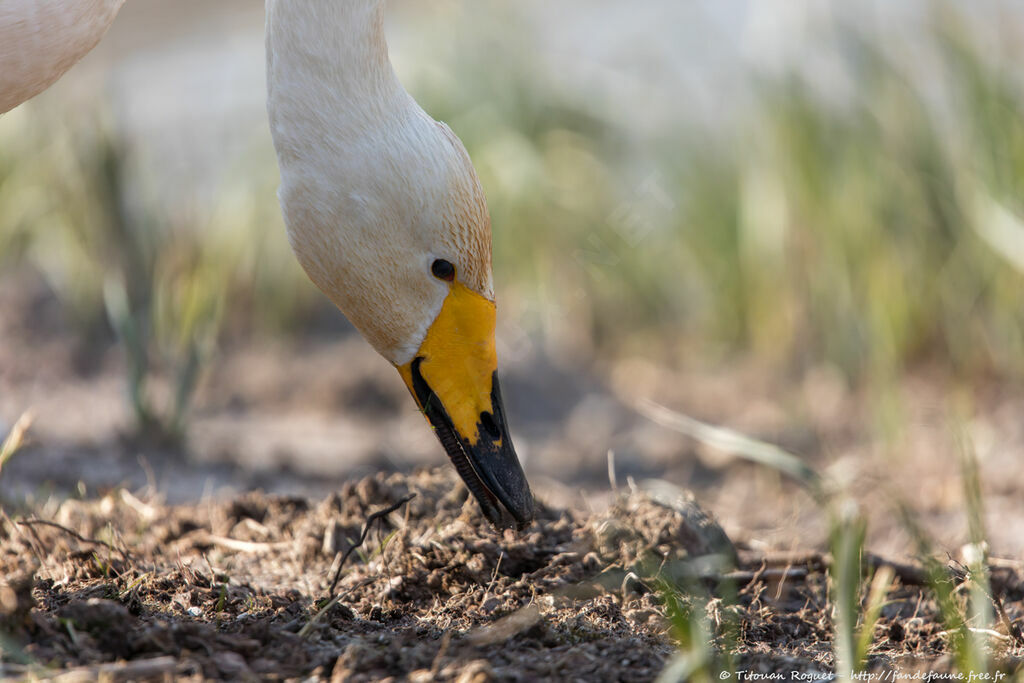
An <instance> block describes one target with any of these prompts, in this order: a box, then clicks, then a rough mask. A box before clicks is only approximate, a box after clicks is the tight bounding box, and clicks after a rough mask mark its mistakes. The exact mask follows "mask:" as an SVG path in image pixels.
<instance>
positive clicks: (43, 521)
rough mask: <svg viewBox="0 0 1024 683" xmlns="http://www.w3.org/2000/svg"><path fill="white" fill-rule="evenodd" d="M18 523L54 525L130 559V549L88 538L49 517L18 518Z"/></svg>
mask: <svg viewBox="0 0 1024 683" xmlns="http://www.w3.org/2000/svg"><path fill="white" fill-rule="evenodd" d="M18 524H19V525H21V526H27V527H28V528H30V529H31V528H32V527H33V526H35V525H36V524H39V525H42V526H49V527H53V528H54V529H59V530H60V531H63V532H64V533H66V534H67V535H68V536H71V537H72V538H74V539H75V540H77V541H80V542H81V543H89V544H91V545H101V546H103V547H104V548H107V549H109V550H113V551H114V552H116V553H117V554H119V555H120V556H121V557H122V558H124V559H126V560H127V559H129V553H128V551H126V550H122V549H121V548H118V547H117V546H115V545H114V544H112V543H107V542H106V541H101V540H100V539H98V538H88V537H86V536H83V535H82V534H80V533H78V532H77V531H75V530H74V529H69V528H67V527H66V526H64V525H63V524H58V523H57V522H51V521H50V520H48V519H19V520H18Z"/></svg>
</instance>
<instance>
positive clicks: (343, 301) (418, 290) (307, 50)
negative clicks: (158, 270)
mask: <svg viewBox="0 0 1024 683" xmlns="http://www.w3.org/2000/svg"><path fill="white" fill-rule="evenodd" d="M267 87H268V97H267V108H268V112H269V116H270V128H271V134H272V135H273V138H274V146H275V148H276V150H277V156H278V163H279V165H280V168H281V187H280V191H279V197H280V200H281V208H282V211H283V213H284V217H285V224H286V225H287V228H288V236H289V240H290V242H291V245H292V248H293V249H294V251H295V254H296V256H297V257H298V259H299V262H300V263H301V264H302V266H303V268H305V270H306V272H307V273H308V274H309V276H310V278H311V279H312V280H313V282H314V283H315V284H316V285H317V286H318V287H319V288H320V289H321V290H323V291H324V293H326V294H327V296H329V297H330V298H331V300H332V301H334V303H335V304H336V305H337V306H338V308H339V309H341V311H342V312H343V313H344V314H345V315H346V316H347V317H348V318H349V320H351V321H352V323H353V324H354V325H355V326H356V328H357V329H359V331H360V332H362V334H363V335H364V336H365V337H366V339H367V340H368V341H369V342H370V343H371V344H372V345H373V346H374V348H376V349H377V351H378V352H380V353H381V355H383V356H384V357H385V358H387V359H388V360H390V361H391V362H392V363H393V364H394V365H395V366H396V367H397V368H398V370H399V372H400V373H401V375H402V377H403V379H404V380H405V381H406V384H407V385H408V386H409V390H410V391H411V392H412V395H413V397H414V398H415V399H416V401H417V403H418V404H419V406H420V408H421V409H422V410H423V412H424V414H425V415H426V417H427V419H428V420H429V421H430V423H431V425H432V426H433V427H434V429H435V431H436V433H437V435H438V436H439V438H440V439H441V443H442V444H443V446H444V448H445V450H446V451H447V452H448V455H449V457H450V458H451V459H452V462H453V463H454V464H455V466H456V469H458V471H459V474H460V475H461V476H462V478H463V480H464V481H465V482H466V484H467V486H468V488H469V489H470V491H472V492H473V494H474V495H475V496H476V498H477V500H478V501H479V502H480V505H481V507H482V508H483V510H484V512H485V513H486V514H487V516H488V518H489V519H491V521H493V522H494V523H496V524H500V523H502V519H503V510H502V508H504V510H507V511H508V512H509V513H511V515H512V517H513V518H514V519H515V522H516V523H517V524H519V525H523V524H526V523H528V522H529V521H530V520H531V519H532V517H533V497H532V494H531V493H530V488H529V485H528V484H527V482H526V477H525V476H524V474H523V471H522V467H521V466H520V464H519V461H518V458H517V457H516V454H515V450H514V449H513V447H512V441H511V437H510V435H509V431H508V426H507V424H506V421H505V416H504V410H503V408H502V404H501V393H500V390H499V388H498V380H497V374H496V370H497V357H496V352H495V341H494V332H495V316H496V312H495V305H494V286H493V283H492V278H491V226H490V218H489V215H488V212H487V205H486V201H485V199H484V193H483V189H482V188H481V186H480V181H479V180H478V179H477V175H476V172H475V171H474V170H473V165H472V163H471V162H470V159H469V155H468V154H467V153H466V150H465V148H464V147H463V146H462V143H461V142H460V141H459V139H458V138H457V137H456V136H455V134H454V133H452V131H451V130H450V129H449V128H448V127H447V126H445V125H444V124H441V123H438V122H437V121H434V120H433V119H432V118H431V117H430V116H429V115H427V113H426V112H424V111H423V109H422V108H420V106H419V105H418V104H416V102H415V101H414V100H413V98H412V97H411V96H410V95H409V94H408V93H407V92H406V91H405V89H404V88H403V87H402V85H401V83H399V81H398V78H397V76H396V75H395V72H394V70H393V69H392V67H391V63H390V61H389V59H388V50H387V43H386V41H385V38H384V1H383V0H344V1H338V0H267ZM439 268H440V269H439Z"/></svg>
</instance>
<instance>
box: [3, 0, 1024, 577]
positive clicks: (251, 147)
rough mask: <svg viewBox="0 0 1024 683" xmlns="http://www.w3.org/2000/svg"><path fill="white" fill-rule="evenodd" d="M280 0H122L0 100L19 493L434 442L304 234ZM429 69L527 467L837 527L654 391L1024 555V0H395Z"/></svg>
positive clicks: (949, 529)
mask: <svg viewBox="0 0 1024 683" xmlns="http://www.w3.org/2000/svg"><path fill="white" fill-rule="evenodd" d="M262 31H263V6H262V3H261V2H259V1H258V0H220V1H219V2H216V3H210V2H203V1H201V0H178V1H177V2H175V3H166V2H159V0H129V2H128V3H127V4H126V6H125V7H124V9H123V10H122V12H121V14H120V15H119V17H118V18H117V20H116V22H115V23H114V26H113V28H112V29H111V31H110V32H109V34H108V35H107V36H106V38H105V39H104V40H103V42H102V43H101V44H100V45H99V47H98V48H97V49H96V50H95V51H94V52H93V53H91V54H90V55H89V56H88V57H87V58H86V59H85V60H83V61H82V62H81V63H80V64H79V65H77V66H76V67H74V68H73V69H72V70H71V71H70V72H69V73H68V74H67V75H66V76H65V77H64V78H62V79H61V80H60V81H59V82H58V83H57V84H56V85H55V86H54V87H52V88H51V89H50V90H49V91H47V92H46V93H44V94H43V95H41V96H40V97H38V98H36V99H35V100H33V101H31V102H29V103H27V104H25V105H22V106H21V107H19V108H17V109H15V110H14V111H12V112H10V113H8V114H6V115H3V116H0V436H2V435H3V434H5V433H6V432H7V431H8V430H9V429H10V428H11V427H12V425H13V424H14V423H15V421H16V420H17V419H18V418H19V416H21V415H22V414H23V413H25V412H26V411H30V412H31V414H32V415H33V417H34V422H33V424H32V427H31V430H30V432H29V438H28V440H27V442H26V445H25V447H24V448H23V449H22V450H21V451H20V452H19V453H17V454H16V455H15V456H14V457H13V458H11V460H10V461H9V462H7V463H3V464H2V467H3V470H2V476H0V500H2V501H3V502H4V503H5V504H8V505H24V504H31V503H39V502H40V501H46V500H48V499H50V498H53V497H55V496H56V497H61V496H68V495H71V496H90V497H91V496H94V495H97V494H99V493H102V492H103V491H105V490H108V489H109V488H110V487H112V486H116V485H127V486H131V487H143V486H146V487H149V490H150V492H153V491H156V492H159V494H160V495H163V496H165V497H166V498H167V499H168V500H170V501H172V502H175V501H181V502H187V501H194V500H197V499H200V498H202V497H206V496H222V495H230V494H231V493H232V492H237V491H242V490H246V489H248V488H255V487H259V488H263V489H266V490H270V491H280V492H290V493H300V494H311V495H318V494H322V493H325V492H327V491H330V490H335V489H336V488H337V487H338V485H339V483H340V482H341V481H342V480H344V479H345V478H347V477H351V476H356V475H362V474H366V473H370V472H375V471H378V470H381V469H385V470H409V469H411V468H413V467H416V466H419V465H427V464H441V463H443V462H445V457H444V455H443V453H442V451H441V449H440V447H439V446H438V445H437V443H436V442H435V440H434V438H433V437H432V436H431V434H430V432H429V429H428V427H427V425H426V423H425V421H424V420H423V419H422V417H421V416H420V415H419V414H418V413H417V411H416V409H415V406H414V404H413V402H412V400H411V399H410V398H409V397H408V396H407V393H406V390H405V388H404V386H403V385H402V383H401V381H400V380H399V377H398V375H397V373H395V372H394V370H393V369H392V368H391V367H389V365H388V364H387V363H386V362H385V361H383V360H382V359H381V358H379V357H377V356H376V354H375V353H374V352H373V351H372V350H371V349H370V348H369V347H368V346H367V345H366V344H365V343H364V342H363V341H362V340H361V339H360V338H359V337H358V335H356V334H355V333H354V332H353V330H352V329H351V328H350V327H349V326H348V324H347V323H346V322H345V320H344V319H343V318H342V317H341V315H340V314H339V313H337V312H336V311H335V310H334V309H333V308H332V307H331V306H330V304H329V302H328V301H327V300H326V299H325V298H324V297H323V296H322V295H321V294H320V293H319V292H318V291H317V290H316V289H315V288H314V287H313V286H312V285H311V284H310V283H309V281H308V280H307V279H306V277H305V276H304V274H303V273H302V272H301V270H300V269H299V267H298V265H297V264H296V262H295V260H294V257H293V256H292V254H291V251H290V250H289V248H288V245H287V241H286V239H285V234H284V228H283V225H282V221H281V217H280V213H279V210H278V205H277V200H276V196H275V192H276V188H277V182H278V177H277V167H276V162H275V159H274V155H273V149H272V146H271V142H270V136H269V131H268V128H267V122H266V114H265V108H264V107H265V105H264V79H263V59H264V55H263V35H262ZM388 36H389V41H390V46H391V52H392V60H393V62H394V64H395V67H396V70H397V71H398V73H399V76H400V78H401V79H402V81H403V82H404V83H405V85H406V87H407V89H408V90H409V91H410V92H411V93H412V94H413V95H414V96H415V97H416V99H417V100H418V101H419V102H420V103H421V104H422V105H423V106H424V108H425V109H426V110H427V111H428V112H429V113H430V114H431V115H433V116H434V117H435V118H437V119H440V120H443V121H446V122H447V123H448V124H449V125H451V127H452V128H453V129H454V130H455V132H456V133H457V134H458V135H459V136H460V137H461V138H462V140H463V141H464V142H465V144H466V146H467V148H468V149H469V152H470V154H471V156H472V158H473V160H474V163H475V165H476V168H477V170H478V172H479V174H480V177H481V180H482V182H483V185H484V188H485V190H486V192H487V196H488V201H489V205H490V210H491V213H492V218H493V225H494V257H495V266H494V267H495V281H496V283H497V295H498V304H499V356H500V359H501V364H502V372H503V384H504V385H505V386H504V393H505V398H506V401H507V402H508V406H507V407H508V411H509V413H510V415H509V419H510V422H511V424H512V427H513V432H514V434H515V437H516V442H517V446H518V449H519V451H520V456H521V458H522V459H523V460H524V462H525V465H526V469H527V472H528V474H529V475H530V478H531V480H532V481H534V482H535V489H536V490H538V491H539V492H540V494H541V496H542V497H543V498H545V499H546V500H549V501H551V502H553V503H555V504H560V505H572V506H575V507H582V508H584V509H586V508H587V507H591V508H596V507H600V506H601V505H604V504H606V503H607V501H608V499H609V496H610V493H609V492H610V486H611V484H610V482H609V474H608V472H609V455H608V452H609V451H610V450H611V451H613V452H614V469H615V473H616V479H617V482H618V484H619V485H620V486H625V485H627V484H626V482H627V480H628V478H629V477H632V478H634V479H635V480H636V481H641V480H644V479H651V478H654V479H660V480H663V481H665V482H669V483H670V484H673V485H677V486H681V487H685V488H690V489H692V490H693V491H694V492H695V493H696V495H697V497H698V499H699V500H701V501H702V502H703V503H705V504H706V505H707V507H709V509H711V510H712V511H713V512H714V513H715V514H716V515H717V516H718V517H719V518H720V519H721V520H722V521H723V523H724V525H725V527H726V529H727V531H729V532H730V534H732V535H733V536H734V537H735V538H739V539H744V540H746V541H747V542H749V543H751V544H754V545H757V544H765V545H770V546H773V547H783V548H785V547H788V546H794V547H795V546H802V547H806V546H807V545H810V544H815V543H820V542H822V540H823V539H824V536H825V533H826V527H825V524H824V522H823V520H822V519H821V515H820V510H818V509H817V507H816V504H815V503H814V501H813V500H812V499H811V498H810V497H808V496H806V495H804V494H803V493H801V492H800V490H799V488H798V487H797V486H795V485H793V484H791V483H788V482H787V481H786V480H785V479H784V478H783V477H782V476H781V475H780V474H779V473H778V472H777V471H775V470H772V469H768V468H762V467H757V466H755V465H751V464H749V463H747V462H746V461H745V460H743V459H740V458H736V457H734V456H732V455H730V454H729V453H727V452H722V451H720V450H715V449H712V448H709V447H707V446H704V445H701V444H699V443H697V442H695V441H692V440H690V439H689V438H687V437H685V436H683V435H681V434H679V433H676V432H673V431H671V430H668V429H666V428H665V427H663V426H661V425H658V424H655V423H654V422H652V421H650V420H648V419H647V418H645V417H643V416H642V415H641V414H639V413H638V411H637V405H638V402H639V401H643V400H651V401H655V402H657V403H659V404H662V405H664V406H667V407H668V408H670V409H672V410H673V411H677V412H678V413H681V414H685V415H689V416H693V417H695V418H697V419H700V420H703V421H706V422H709V423H714V424H720V425H726V426H728V427H730V428H732V429H735V430H738V431H740V432H742V433H744V434H748V435H750V436H753V437H756V438H759V439H762V440H765V441H769V442H772V443H776V444H779V445H781V446H783V447H785V448H786V449H788V450H790V451H792V452H795V453H797V454H799V455H800V456H801V457H803V458H804V459H805V460H806V461H807V462H808V463H809V464H811V465H812V466H814V467H816V468H819V469H821V470H822V471H824V472H826V473H827V474H828V476H829V477H830V478H831V479H832V480H834V481H835V482H837V485H838V486H840V487H842V488H843V489H844V490H847V491H849V492H850V495H851V496H853V497H854V498H855V499H856V500H857V501H858V502H860V503H861V504H862V505H863V506H864V508H865V509H867V510H868V511H869V513H870V518H871V527H870V533H869V538H870V541H869V543H870V544H871V545H872V547H874V548H875V549H877V550H879V551H881V552H892V553H895V554H900V553H901V552H903V550H904V549H905V548H906V547H907V545H908V539H907V537H906V535H905V532H904V531H903V530H902V529H903V527H902V526H901V525H900V524H898V523H896V522H894V520H895V518H896V517H897V516H898V508H899V505H900V504H901V503H904V504H906V505H908V506H909V507H910V508H911V509H913V510H914V511H915V514H917V515H919V516H920V519H921V522H922V524H923V525H924V526H925V527H926V528H927V529H928V530H929V531H930V532H931V533H933V534H934V535H935V536H936V538H938V539H939V541H940V542H941V543H942V544H944V546H945V547H949V548H954V547H956V546H958V545H959V544H961V543H963V542H964V541H965V538H966V529H967V519H966V518H965V515H964V513H963V508H964V503H965V501H964V493H963V491H964V487H963V486H962V483H961V474H962V472H961V462H962V460H963V459H964V456H965V454H968V455H971V456H973V457H976V458H977V461H978V463H979V467H980V476H981V486H982V491H983V493H984V504H985V509H986V513H987V520H988V526H989V530H988V531H989V538H990V541H991V543H992V546H993V547H992V550H993V553H994V554H996V555H1000V554H1002V555H1011V556H1017V557H1020V556H1022V555H1024V505H1022V504H1021V500H1024V467H1021V463H1022V462H1024V419H1022V416H1024V394H1022V391H1021V389H1022V387H1024V385H1022V380H1024V305H1022V299H1024V297H1022V293H1024V70H1022V69H1020V64H1021V63H1022V57H1024V54H1022V52H1024V6H1022V5H1021V4H1020V3H1017V2H1014V1H1013V0H971V1H970V2H968V1H967V0H963V1H958V2H957V1H953V0H948V1H945V2H943V1H940V0H885V1H883V0H876V1H875V2H867V1H864V2H858V3H847V2H840V1H839V0H833V1H831V2H830V1H827V0H799V1H796V0H771V1H769V0H758V1H757V2H743V1H741V0H702V1H697V0H693V1H691V2H685V3H680V2H671V1H668V0H665V1H661V0H647V1H646V2H643V3H624V2H611V1H610V0H563V2H560V3H544V2H540V0H518V1H517V2H504V1H498V0H488V1H486V2H481V1H480V0H439V1H436V2H429V3H425V2H412V1H411V0H406V1H403V2H399V1H397V0H393V1H392V2H391V3H390V6H389V13H388Z"/></svg>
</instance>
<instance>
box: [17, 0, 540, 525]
mask: <svg viewBox="0 0 1024 683" xmlns="http://www.w3.org/2000/svg"><path fill="white" fill-rule="evenodd" d="M123 2H124V0H0V112H3V111H7V110H9V109H11V108H12V107H14V106H17V105H18V104H19V103H21V102H23V101H25V100H27V99H29V98H31V97H33V96H35V95H36V94H38V93H39V92H41V91H43V90H45V89H46V88H47V87H48V86H49V85H51V84H52V83H53V82H55V81H56V80H57V79H58V78H60V76H61V75H62V74H63V73H64V72H65V71H67V70H68V69H69V68H70V67H71V66H73V65H74V64H75V63H76V62H77V61H78V60H79V59H81V58H82V57H83V56H84V55H85V54H86V53H87V52H88V51H89V50H91V49H92V48H93V47H94V46H95V45H96V43H97V42H99V40H100V39H101V38H102V37H103V34H104V33H105V32H106V30H107V28H108V27H109V26H110V24H111V22H112V21H113V20H114V17H115V16H116V14H117V12H118V10H119V9H120V8H121V5H122V4H123ZM266 9H267V27H266V28H267V32H266V45H267V88H268V97H267V110H268V114H269V118H270V129H271V134H272V136H273V140H274V147H275V149H276V151H277V157H278V163H279V166H280V169H281V187H280V191H279V198H280V202H281V209H282V212H283V214H284V218H285V224H286V226H287V229H288V238H289V241H290V243H291V246H292V249H293V250H294V252H295V255H296V256H297V257H298V259H299V262H300V263H301V264H302V266H303V268H304V269H305V271H306V273H307V274H308V275H309V277H310V279H311V280H312V281H313V282H314V283H315V284H316V285H317V286H318V287H319V288H320V289H321V290H322V291H323V292H324V293H325V294H326V295H327V296H328V297H330V299H331V300H332V301H333V302H334V303H335V304H336V305H337V306H338V308H339V309H340V310H341V311H342V312H343V313H344V314H345V315H346V316H347V317H348V318H349V319H350V320H351V322H352V323H353V325H355V327H356V328H357V329H358V330H359V331H360V332H361V333H362V334H363V336H364V337H365V338H366V339H367V340H368V341H369V343H370V344H372V345H373V347H374V348H375V349H377V351H378V352H379V353H380V354H381V355H382V356H384V357H385V358H386V359H387V360H389V361H390V362H391V363H392V364H394V365H395V367H396V368H397V369H398V371H399V373H400V374H401V376H402V378H403V379H404V380H405V382H406V384H407V386H408V387H409V391H410V392H411V393H412V395H413V398H414V399H415V400H416V403H417V404H418V405H419V407H420V409H421V410H422V412H423V413H424V415H425V416H426V418H427V419H428V421H429V422H430V424H431V426H432V427H433V428H434V430H435V433H436V434H437V436H438V437H439V439H440V441H441V444H442V446H443V447H444V449H445V451H447V453H448V455H449V457H450V458H451V460H452V463H453V464H454V465H455V468H456V470H457V471H458V473H459V475H460V476H461V477H462V479H463V480H464V481H465V483H466V485H467V487H468V488H469V490H470V491H471V492H472V493H473V495H474V496H475V497H476V499H477V500H478V501H479V503H480V506H481V508H482V510H483V511H484V514H485V515H486V516H487V517H488V519H490V520H491V521H492V522H493V523H494V524H496V525H506V524H508V523H509V522H513V523H515V524H516V525H518V526H523V525H525V524H528V523H529V522H530V521H531V520H532V519H533V509H534V501H533V495H532V493H531V492H530V487H529V484H528V483H527V481H526V477H525V475H524V474H523V470H522V467H521V465H520V463H519V459H518V457H517V456H516V453H515V449H514V448H513V446H512V439H511V436H510V433H509V429H508V425H507V422H506V420H505V413H504V409H503V406H502V400H501V391H500V389H499V385H498V377H497V353H496V351H495V339H494V334H495V321H496V309H495V304H494V285H493V282H492V277H491V225H490V218H489V214H488V211H487V205H486V201H485V199H484V192H483V189H482V188H481V186H480V181H479V180H478V178H477V175H476V172H475V171H474V169H473V165H472V163H471V161H470V159H469V155H468V154H467V153H466V150H465V148H464V147H463V145H462V143H461V142H460V141H459V139H458V138H457V137H456V136H455V134H454V133H453V132H452V131H451V130H450V129H449V128H448V127H447V126H445V125H444V124H442V123H438V122H437V121H434V120H433V119H432V118H431V117H430V116H429V115H428V114H427V113H426V112H424V111H423V109H421V108H420V106H419V105H418V104H416V102H415V101H414V100H413V98H412V97H411V96H410V95H409V94H408V93H407V92H406V91H405V89H404V88H403V87H402V85H401V83H399V81H398V78H397V76H396V75H395V72H394V70H393V69H392V67H391V62H390V60H389V58H388V49H387V43H386V41H385V37H384V0H267V5H266ZM339 362H343V361H339ZM509 515H510V516H511V518H512V519H511V520H510V519H509Z"/></svg>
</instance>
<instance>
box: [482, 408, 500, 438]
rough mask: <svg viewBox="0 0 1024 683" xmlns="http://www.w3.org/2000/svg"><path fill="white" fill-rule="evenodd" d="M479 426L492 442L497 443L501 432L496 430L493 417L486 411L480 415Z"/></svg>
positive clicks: (496, 425)
mask: <svg viewBox="0 0 1024 683" xmlns="http://www.w3.org/2000/svg"><path fill="white" fill-rule="evenodd" d="M480 424H481V425H483V428H484V429H485V430H486V431H487V433H488V434H489V435H490V436H491V439H492V440H494V441H497V440H498V439H500V438H501V430H500V429H498V424H497V423H496V422H495V421H494V415H491V414H490V413H489V412H487V411H486V410H485V411H484V412H482V413H480Z"/></svg>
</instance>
